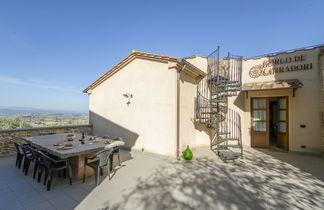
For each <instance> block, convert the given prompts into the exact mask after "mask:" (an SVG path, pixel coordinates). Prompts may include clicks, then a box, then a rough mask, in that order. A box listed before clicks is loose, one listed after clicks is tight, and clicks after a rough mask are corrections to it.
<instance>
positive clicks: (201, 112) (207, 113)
mask: <svg viewBox="0 0 324 210" xmlns="http://www.w3.org/2000/svg"><path fill="white" fill-rule="evenodd" d="M217 113H219V112H201V114H217Z"/></svg>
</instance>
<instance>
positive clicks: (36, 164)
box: [33, 161, 38, 179]
mask: <svg viewBox="0 0 324 210" xmlns="http://www.w3.org/2000/svg"><path fill="white" fill-rule="evenodd" d="M37 169H38V162H37V161H35V165H34V173H33V179H35V177H36V172H37Z"/></svg>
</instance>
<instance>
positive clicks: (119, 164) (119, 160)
mask: <svg viewBox="0 0 324 210" xmlns="http://www.w3.org/2000/svg"><path fill="white" fill-rule="evenodd" d="M118 163H119V166H120V153H119V149H118Z"/></svg>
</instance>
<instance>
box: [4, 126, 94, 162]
mask: <svg viewBox="0 0 324 210" xmlns="http://www.w3.org/2000/svg"><path fill="white" fill-rule="evenodd" d="M82 132H87V133H92V125H71V126H57V127H41V128H23V129H10V130H0V157H2V156H8V155H13V154H16V148H15V145H14V144H13V143H12V142H13V141H18V142H19V141H21V138H23V137H30V136H40V135H49V134H59V133H82Z"/></svg>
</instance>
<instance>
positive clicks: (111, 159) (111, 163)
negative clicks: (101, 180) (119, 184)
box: [108, 153, 114, 171]
mask: <svg viewBox="0 0 324 210" xmlns="http://www.w3.org/2000/svg"><path fill="white" fill-rule="evenodd" d="M109 161H110V163H109ZM109 161H108V165H109V166H108V168H109V169H110V171H112V165H113V162H114V153H113V154H112V155H110V157H109Z"/></svg>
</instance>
